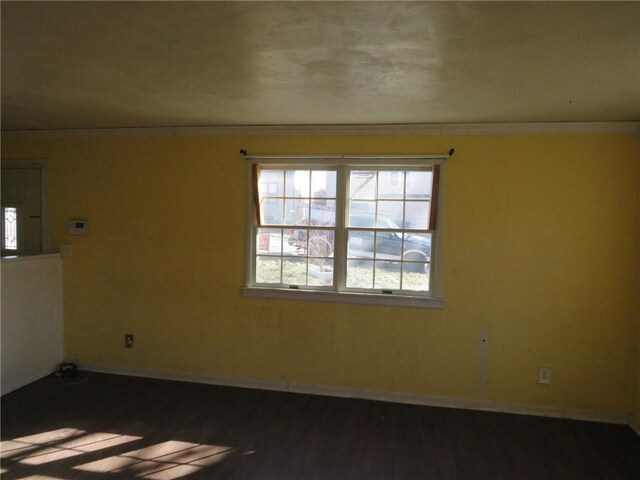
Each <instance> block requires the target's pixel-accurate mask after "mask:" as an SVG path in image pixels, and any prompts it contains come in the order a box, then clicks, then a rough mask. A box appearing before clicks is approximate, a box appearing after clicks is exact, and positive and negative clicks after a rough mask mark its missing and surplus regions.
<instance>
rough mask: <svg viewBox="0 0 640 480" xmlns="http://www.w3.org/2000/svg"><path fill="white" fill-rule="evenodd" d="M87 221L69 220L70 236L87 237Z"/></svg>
mask: <svg viewBox="0 0 640 480" xmlns="http://www.w3.org/2000/svg"><path fill="white" fill-rule="evenodd" d="M86 234H87V221H86V220H69V235H86Z"/></svg>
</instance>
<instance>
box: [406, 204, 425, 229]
mask: <svg viewBox="0 0 640 480" xmlns="http://www.w3.org/2000/svg"><path fill="white" fill-rule="evenodd" d="M429 206H430V202H407V203H406V206H405V217H406V218H405V224H404V228H407V229H411V228H416V229H424V230H426V229H428V228H429Z"/></svg>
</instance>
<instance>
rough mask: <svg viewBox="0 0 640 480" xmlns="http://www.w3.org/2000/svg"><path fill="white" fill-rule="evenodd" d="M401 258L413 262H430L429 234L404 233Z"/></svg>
mask: <svg viewBox="0 0 640 480" xmlns="http://www.w3.org/2000/svg"><path fill="white" fill-rule="evenodd" d="M403 259H404V260H408V261H415V262H430V261H431V234H430V233H405V234H404V250H403Z"/></svg>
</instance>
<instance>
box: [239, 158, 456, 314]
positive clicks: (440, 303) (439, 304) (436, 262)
mask: <svg viewBox="0 0 640 480" xmlns="http://www.w3.org/2000/svg"><path fill="white" fill-rule="evenodd" d="M450 156H451V155H450V154H444V155H246V154H245V155H244V158H245V159H246V186H247V191H246V192H247V194H246V214H245V220H246V252H245V260H246V270H245V285H246V286H245V287H243V288H242V295H243V296H245V297H251V298H271V299H281V300H298V301H316V302H331V303H355V304H366V305H376V306H395V307H409V308H431V309H441V308H444V300H443V298H442V290H441V289H442V282H441V272H442V252H441V251H442V249H441V248H440V247H439V245H440V239H441V236H442V226H441V225H442V207H443V205H442V203H443V202H442V198H443V184H444V170H445V169H444V168H440V183H439V192H438V203H437V209H438V210H437V216H438V219H439V224H440V226H439V227H437V228H436V229H435V231H434V233H433V236H432V261H431V267H430V268H431V269H432V272H431V282H432V287H431V292H430V294H429V295H411V294H405V293H394V294H391V295H387V294H383V293H375V292H358V291H353V289H351V290H349V291H343V290H341V291H336V290H333V289H331V290H327V289H326V287H324V288H323V287H307V286H305V287H295V288H294V287H289V288H287V287H282V286H273V287H271V286H265V285H262V284H255V283H253V279H254V278H255V277H254V268H255V262H254V260H253V256H254V252H255V238H254V235H253V229H254V223H253V221H254V220H253V219H254V203H253V188H254V187H253V179H252V166H253V165H254V164H258V165H268V166H269V167H283V168H291V167H292V165H295V166H296V167H298V166H300V167H302V166H313V167H330V168H336V167H337V168H338V169H339V168H340V167H342V166H344V167H353V166H363V167H364V166H369V167H372V168H384V167H395V168H404V167H408V168H410V167H428V166H433V165H441V166H442V165H443V164H444V162H445V161H446V160H447V159H448V158H450ZM338 179H339V181H338V185H337V192H336V196H337V197H341V198H343V199H344V198H346V193H347V192H346V188H347V180H346V175H341V176H340V175H338ZM340 179H341V180H340ZM343 210H344V209H343ZM340 217H342V218H340ZM343 220H344V212H343V211H340V212H336V225H338V224H344V223H343ZM339 222H341V223H339ZM338 232H340V233H338ZM344 234H345V230H344V229H343V228H338V229H336V242H338V241H342V240H343V239H341V238H339V237H340V236H343V235H344ZM434 246H435V247H434ZM338 262H342V264H346V259H344V258H334V263H338ZM338 273H339V275H340V278H336V285H337V286H339V285H343V284H344V281H345V278H344V277H345V276H346V268H340V269H338ZM332 288H336V287H332Z"/></svg>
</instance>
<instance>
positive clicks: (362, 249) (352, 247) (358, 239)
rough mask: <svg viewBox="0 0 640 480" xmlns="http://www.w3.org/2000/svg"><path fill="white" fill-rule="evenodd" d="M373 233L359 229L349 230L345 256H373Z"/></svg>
mask: <svg viewBox="0 0 640 480" xmlns="http://www.w3.org/2000/svg"><path fill="white" fill-rule="evenodd" d="M374 239H375V234H374V233H373V232H365V231H360V230H351V231H350V232H349V241H348V250H347V256H348V257H349V258H373V246H374Z"/></svg>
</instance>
